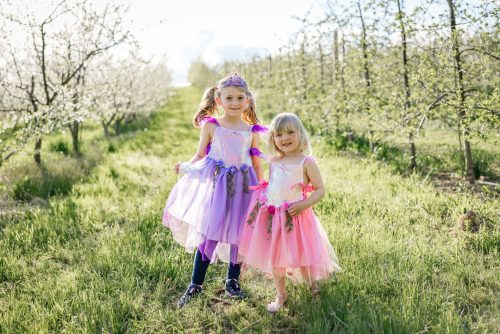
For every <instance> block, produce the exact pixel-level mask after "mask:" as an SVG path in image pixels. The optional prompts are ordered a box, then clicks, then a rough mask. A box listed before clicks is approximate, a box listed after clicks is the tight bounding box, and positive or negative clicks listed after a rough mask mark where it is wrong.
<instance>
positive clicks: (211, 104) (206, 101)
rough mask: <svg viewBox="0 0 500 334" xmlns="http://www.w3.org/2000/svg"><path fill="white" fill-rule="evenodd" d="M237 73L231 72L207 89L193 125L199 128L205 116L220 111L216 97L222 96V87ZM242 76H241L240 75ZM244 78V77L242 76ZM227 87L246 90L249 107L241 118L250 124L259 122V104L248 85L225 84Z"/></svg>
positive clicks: (241, 90)
mask: <svg viewBox="0 0 500 334" xmlns="http://www.w3.org/2000/svg"><path fill="white" fill-rule="evenodd" d="M235 75H237V74H230V75H227V76H225V77H224V78H222V79H220V80H219V82H217V84H216V85H215V86H213V87H210V88H208V89H206V90H205V92H204V93H203V96H202V97H201V102H200V105H199V106H198V111H197V112H196V114H195V115H194V118H193V125H194V126H195V127H197V128H199V127H200V126H201V124H202V122H203V120H204V119H205V118H208V117H211V116H213V115H216V114H218V113H219V107H218V105H217V102H216V101H215V98H216V97H220V95H221V92H220V90H221V89H223V88H224V87H222V88H218V87H220V86H221V85H222V84H223V83H224V82H225V81H227V80H228V79H229V78H230V77H232V76H235ZM240 78H241V77H240ZM242 79H243V78H242ZM225 87H235V88H237V89H238V90H239V91H240V92H244V93H245V95H246V96H247V97H248V98H249V100H250V101H249V104H248V108H247V109H245V111H243V114H242V116H241V118H242V119H243V120H244V121H245V122H247V123H249V124H252V125H253V124H257V123H258V122H259V119H258V118H257V105H256V104H255V99H254V97H253V94H252V92H251V91H250V90H249V89H248V86H247V87H241V86H238V85H229V86H228V85H225Z"/></svg>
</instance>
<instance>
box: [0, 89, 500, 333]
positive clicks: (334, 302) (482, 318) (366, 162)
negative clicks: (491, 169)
mask: <svg viewBox="0 0 500 334" xmlns="http://www.w3.org/2000/svg"><path fill="white" fill-rule="evenodd" d="M200 96H201V91H200V90H197V89H193V88H188V89H183V90H180V91H179V92H178V95H177V96H176V97H175V98H174V99H172V100H171V101H170V102H169V104H168V105H167V106H166V107H165V108H163V109H162V110H160V111H159V112H158V113H155V114H154V116H153V119H152V121H151V126H150V127H149V128H148V131H138V132H136V133H130V134H127V135H125V136H122V137H120V138H119V139H117V140H116V142H115V141H113V145H114V147H116V148H119V149H117V150H116V152H114V153H112V154H106V155H104V156H103V157H101V159H100V160H98V163H96V164H95V166H93V167H92V168H89V169H88V171H89V175H88V176H87V177H85V178H83V179H82V180H81V181H78V182H76V183H74V184H73V186H72V191H71V192H70V193H68V194H67V195H66V196H58V197H54V198H51V201H50V206H49V207H22V209H20V210H18V212H16V213H13V214H11V215H8V216H7V215H0V221H1V224H0V227H1V233H0V254H2V256H1V257H0V307H1V309H2V312H1V313H0V328H1V330H0V331H2V332H6V333H21V332H57V333H63V332H71V333H73V332H90V333H101V332H130V333H152V332H155V333H185V332H192V333H196V332H206V333H239V332H241V333H268V332H281V333H331V332H334V333H418V332H435V333H446V332H449V333H470V332H477V333H495V332H498V331H499V330H500V328H499V324H500V318H499V315H498V312H497V310H498V308H499V307H500V305H499V300H498V298H496V296H497V295H498V293H499V292H500V291H499V289H500V287H499V285H498V268H499V267H500V260H499V259H500V257H499V252H500V250H499V248H498V245H499V237H498V236H499V230H498V226H497V224H496V220H497V219H498V217H497V212H498V211H499V210H500V206H499V203H498V201H496V200H495V199H494V198H488V197H483V198H479V197H478V196H476V195H475V194H473V193H469V192H462V193H443V192H440V191H438V190H437V189H435V188H434V187H432V186H431V185H429V184H428V183H427V182H423V181H422V179H421V178H420V177H418V176H416V175H413V176H410V177H405V178H403V177H401V176H399V175H398V174H395V173H393V171H392V169H391V168H388V167H387V166H386V164H385V163H381V162H380V161H378V160H376V159H366V158H365V157H364V156H362V155H360V154H350V155H344V154H336V155H333V154H332V150H331V147H332V146H330V144H328V143H325V140H321V139H320V140H316V141H315V142H314V145H313V146H314V147H313V148H314V150H315V156H316V157H317V158H318V162H319V165H320V169H321V171H322V174H323V178H324V180H325V186H326V189H327V195H326V196H325V198H324V199H323V200H322V201H321V202H320V203H318V204H317V205H316V206H315V208H314V210H315V211H316V213H317V215H318V217H319V219H320V221H321V222H322V225H323V226H324V229H325V232H326V233H327V235H328V237H329V238H330V240H331V241H332V244H333V245H334V247H335V250H336V252H337V254H338V256H339V260H340V264H341V266H342V268H343V272H342V273H340V274H338V275H336V276H335V277H333V278H331V279H328V280H325V281H324V282H322V283H321V284H320V289H321V293H320V294H319V296H317V297H313V296H311V294H310V292H309V290H308V289H307V288H306V287H304V286H292V285H291V284H288V291H289V296H290V298H289V300H288V302H287V305H286V307H285V308H284V309H283V310H282V311H280V312H279V313H278V314H276V315H274V316H272V315H270V314H268V312H267V311H266V309H265V305H266V303H267V302H269V301H271V300H272V299H273V298H274V291H273V288H272V284H271V281H270V280H269V279H268V278H267V277H265V276H263V275H261V274H259V273H257V272H255V271H253V270H247V271H245V272H244V273H243V275H242V279H241V283H242V287H243V289H244V290H245V291H246V292H247V294H248V298H246V299H245V300H243V301H233V300H225V299H223V297H221V294H222V290H221V288H222V286H223V284H222V282H223V280H224V278H225V275H226V265H220V264H214V265H211V266H210V268H209V271H208V273H207V280H206V283H205V285H204V293H203V295H202V296H200V298H198V299H196V300H194V301H193V302H192V303H191V304H190V305H188V306H187V307H186V308H184V309H181V310H178V309H176V307H175V303H176V301H177V299H178V298H179V297H180V295H181V294H182V293H183V291H184V289H185V288H186V286H187V284H188V282H189V279H190V276H191V270H192V257H193V255H192V254H188V253H186V252H185V251H184V250H183V249H182V248H181V247H180V246H178V244H177V243H176V242H175V241H174V240H173V238H172V235H171V233H170V232H169V231H168V230H167V229H165V228H164V227H163V226H162V224H161V217H162V212H163V208H164V204H165V200H166V198H167V196H168V194H169V191H170V190H171V189H172V186H173V185H174V184H175V182H176V181H177V175H175V174H174V173H173V172H172V171H171V170H172V167H173V165H174V164H175V163H176V162H177V161H183V160H186V159H189V158H190V157H191V156H192V154H193V152H194V151H195V150H196V147H197V146H196V145H197V141H198V135H199V130H198V129H194V128H193V127H192V125H191V123H190V122H191V118H192V114H193V110H194V108H193V107H195V106H196V104H197V103H198V102H199V98H200ZM87 132H89V131H87ZM360 137H362V136H361V135H360ZM331 138H332V140H333V142H335V143H337V144H335V145H337V146H338V147H339V148H342V150H353V151H355V152H357V151H356V150H357V149H356V150H355V149H354V147H358V148H360V150H363V149H365V148H366V147H367V146H368V147H369V145H368V144H367V140H366V138H364V139H357V138H355V137H353V138H352V142H353V144H352V146H351V144H349V140H348V139H347V137H346V136H341V135H339V136H333V137H331ZM325 139H326V138H325ZM178 143H182V145H178ZM354 143H355V144H354ZM108 145H109V144H108V142H106V141H104V140H102V147H100V150H102V151H103V152H106V151H107V147H108ZM332 145H333V144H332ZM87 154H89V153H87ZM378 154H379V155H380V157H381V158H382V157H386V158H390V157H391V155H392V154H394V152H393V151H392V150H391V149H390V148H387V149H381V151H380V152H379V153H378ZM57 159H66V158H65V157H63V156H60V155H57ZM60 164H61V162H60V161H58V163H57V165H60ZM65 164H69V162H67V161H65ZM67 167H68V166H66V168H65V169H64V170H65V171H66V172H67V171H68V170H71V169H68V168H67ZM50 168H51V169H53V168H56V167H55V166H51V167H50ZM26 175H28V176H31V174H28V173H26ZM464 210H474V211H475V212H476V213H477V214H478V215H479V217H480V218H481V221H482V225H481V229H480V231H479V233H477V234H472V233H468V232H463V231H458V230H457V226H456V225H457V224H456V221H457V219H458V218H459V217H460V216H461V215H462V214H463V212H464ZM5 220H6V221H5Z"/></svg>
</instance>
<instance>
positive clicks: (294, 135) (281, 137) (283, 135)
mask: <svg viewBox="0 0 500 334" xmlns="http://www.w3.org/2000/svg"><path fill="white" fill-rule="evenodd" d="M274 143H275V144H276V147H277V148H278V149H279V150H280V151H281V152H283V154H291V153H298V149H299V144H300V143H299V134H298V132H297V131H295V130H292V129H290V130H286V131H282V132H277V133H276V135H275V136H274ZM296 151H297V152H296Z"/></svg>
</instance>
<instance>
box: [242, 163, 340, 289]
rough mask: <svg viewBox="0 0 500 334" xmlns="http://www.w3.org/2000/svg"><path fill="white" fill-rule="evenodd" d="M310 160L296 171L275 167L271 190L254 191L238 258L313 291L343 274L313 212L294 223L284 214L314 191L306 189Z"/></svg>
mask: <svg viewBox="0 0 500 334" xmlns="http://www.w3.org/2000/svg"><path fill="white" fill-rule="evenodd" d="M307 159H313V158H312V157H306V158H304V160H303V161H302V162H301V163H300V164H296V165H287V164H282V163H279V162H276V161H275V162H271V164H270V169H271V172H270V178H269V184H266V183H265V182H262V183H261V184H260V185H259V186H257V187H253V188H254V189H256V190H255V191H254V192H253V194H252V198H251V201H250V206H249V208H248V211H247V217H246V219H245V226H244V227H243V232H242V236H241V242H240V246H239V254H240V257H241V258H242V260H243V262H244V263H245V264H246V265H249V266H251V267H255V268H257V269H260V270H262V271H264V272H266V273H269V274H271V273H273V272H275V273H281V274H283V275H287V276H289V277H290V278H291V279H292V281H293V282H295V283H301V282H306V283H307V284H309V285H311V284H312V283H313V282H314V281H317V280H320V279H324V278H327V277H329V276H330V275H331V274H332V273H334V272H339V271H341V268H340V266H339V264H338V259H337V256H336V254H335V252H334V250H333V247H332V245H331V244H330V241H329V240H328V237H327V235H326V233H325V231H324V229H323V227H322V226H321V224H320V222H319V220H318V218H317V217H316V215H315V214H314V212H313V210H312V209H311V208H307V209H306V210H304V211H302V213H300V214H299V215H298V216H295V217H291V216H290V215H289V214H288V213H287V211H286V209H288V207H289V206H290V205H291V204H292V203H294V202H296V201H299V200H302V199H304V198H306V194H307V192H309V191H312V189H311V186H307V185H305V184H304V176H303V174H304V162H305V161H306V160H307Z"/></svg>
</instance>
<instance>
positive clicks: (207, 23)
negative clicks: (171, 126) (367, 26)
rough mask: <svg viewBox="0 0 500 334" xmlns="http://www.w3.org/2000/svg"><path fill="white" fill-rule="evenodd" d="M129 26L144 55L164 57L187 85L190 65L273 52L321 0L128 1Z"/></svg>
mask: <svg viewBox="0 0 500 334" xmlns="http://www.w3.org/2000/svg"><path fill="white" fill-rule="evenodd" d="M122 2H123V3H129V4H130V8H129V13H128V16H129V19H131V20H133V23H132V24H131V25H130V29H131V31H132V33H133V34H134V35H135V37H136V38H137V39H138V40H139V42H140V43H141V45H142V52H143V54H145V55H151V56H164V55H166V58H167V66H168V67H169V68H170V69H171V71H172V74H173V80H174V82H173V83H174V85H183V84H186V83H187V73H188V70H189V65H190V63H191V62H192V61H193V60H196V59H198V58H199V59H201V60H203V61H204V62H206V63H207V64H209V65H215V64H217V63H221V62H223V61H225V60H235V59H243V58H244V57H245V56H249V55H251V54H252V53H255V52H259V53H260V54H263V53H266V54H268V53H273V52H275V51H276V50H277V49H278V48H279V47H281V46H284V45H286V44H287V43H288V40H289V37H290V36H291V35H292V34H293V33H294V32H297V31H298V30H299V29H300V27H301V23H300V22H299V20H297V19H294V18H293V17H294V16H295V17H299V18H303V17H304V16H305V15H306V13H307V12H310V15H309V17H310V18H314V17H320V16H321V15H322V13H323V9H322V6H321V4H320V2H319V1H318V0H247V1H241V0H211V1H210V0H123V1H122Z"/></svg>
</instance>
